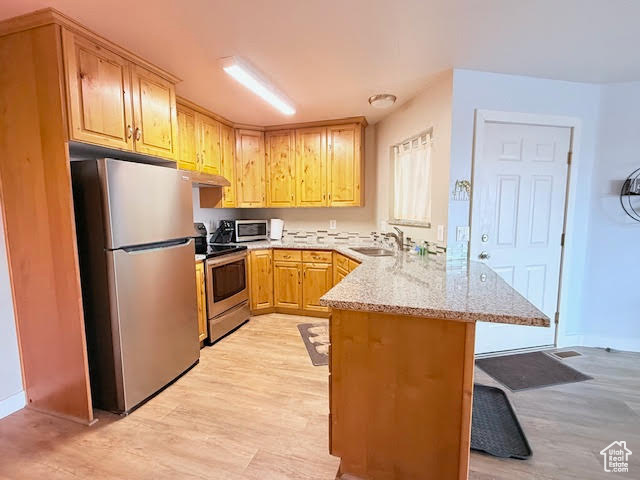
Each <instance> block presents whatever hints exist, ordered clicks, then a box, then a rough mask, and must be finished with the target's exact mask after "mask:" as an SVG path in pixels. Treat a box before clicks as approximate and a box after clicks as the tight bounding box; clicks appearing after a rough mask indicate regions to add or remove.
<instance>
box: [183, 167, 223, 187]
mask: <svg viewBox="0 0 640 480" xmlns="http://www.w3.org/2000/svg"><path fill="white" fill-rule="evenodd" d="M178 172H179V173H180V175H182V176H183V177H188V178H189V179H190V180H191V183H192V185H193V186H194V187H200V188H203V187H228V186H229V185H231V183H230V182H229V180H227V179H226V178H224V177H223V176H221V175H211V174H209V173H202V172H194V171H193V170H178Z"/></svg>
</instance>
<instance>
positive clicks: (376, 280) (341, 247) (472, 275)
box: [243, 240, 550, 327]
mask: <svg viewBox="0 0 640 480" xmlns="http://www.w3.org/2000/svg"><path fill="white" fill-rule="evenodd" d="M356 243H358V242H356ZM243 245H246V246H247V247H248V249H249V250H257V249H264V248H296V249H309V250H323V249H324V250H335V251H337V252H339V253H342V254H343V255H347V256H349V257H351V258H353V259H356V260H358V261H361V262H362V264H361V265H359V266H358V267H357V268H356V269H354V270H353V271H352V272H351V273H349V275H347V276H346V277H345V278H344V279H343V280H342V281H341V282H340V283H339V284H337V285H335V286H334V287H333V288H332V289H331V290H329V291H328V292H327V293H326V294H325V295H324V296H323V297H322V298H321V299H320V303H321V304H323V305H326V306H328V307H332V308H336V309H342V310H358V311H365V312H381V313H393V314H400V315H414V316H419V317H428V318H442V319H449V320H458V321H464V322H474V321H483V322H493V323H508V324H515V325H529V326H543V327H548V326H549V325H550V320H549V318H548V317H547V316H546V315H545V314H544V313H542V312H541V311H540V310H538V309H537V308H536V307H535V306H533V305H532V304H531V303H530V302H529V301H528V300H527V299H526V298H524V297H523V296H522V295H520V294H519V293H518V292H516V291H515V290H514V289H513V288H511V287H510V286H509V285H508V284H507V283H506V282H505V281H504V280H503V279H502V278H501V277H500V276H499V275H498V274H497V273H495V272H494V271H493V270H491V268H489V267H487V266H486V265H485V264H483V263H480V262H473V261H472V262H466V261H460V260H458V261H447V260H446V257H445V256H444V255H426V256H417V255H412V254H410V253H408V252H397V253H396V255H395V256H392V257H370V256H366V255H362V254H360V253H358V252H355V251H353V250H351V249H350V248H349V246H347V245H345V244H341V243H334V242H331V241H327V242H311V241H309V242H307V241H289V240H287V241H284V242H283V241H269V240H265V241H257V242H246V243H243ZM363 245H364V244H363ZM351 246H356V245H354V243H353V242H351ZM368 246H371V244H370V243H369V244H368Z"/></svg>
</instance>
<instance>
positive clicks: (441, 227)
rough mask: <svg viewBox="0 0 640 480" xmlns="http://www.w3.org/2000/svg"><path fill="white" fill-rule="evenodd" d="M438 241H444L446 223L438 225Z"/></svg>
mask: <svg viewBox="0 0 640 480" xmlns="http://www.w3.org/2000/svg"><path fill="white" fill-rule="evenodd" d="M438 241H439V242H443V241H444V225H438Z"/></svg>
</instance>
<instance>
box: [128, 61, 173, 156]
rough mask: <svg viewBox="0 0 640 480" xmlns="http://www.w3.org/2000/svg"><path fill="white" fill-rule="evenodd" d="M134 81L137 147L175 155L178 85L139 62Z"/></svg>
mask: <svg viewBox="0 0 640 480" xmlns="http://www.w3.org/2000/svg"><path fill="white" fill-rule="evenodd" d="M131 84H132V88H131V90H132V93H131V96H132V99H133V122H134V125H135V126H134V131H133V137H134V149H135V151H136V152H137V153H143V154H146V155H154V156H156V157H164V158H171V159H174V158H175V156H176V143H177V133H178V121H177V116H176V90H175V86H174V85H173V83H171V82H169V81H168V80H165V79H164V78H162V77H160V76H159V75H156V74H155V73H153V72H150V71H149V70H147V69H145V68H142V67H141V66H139V65H135V64H134V65H133V66H132V71H131Z"/></svg>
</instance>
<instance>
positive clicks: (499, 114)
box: [467, 109, 582, 348]
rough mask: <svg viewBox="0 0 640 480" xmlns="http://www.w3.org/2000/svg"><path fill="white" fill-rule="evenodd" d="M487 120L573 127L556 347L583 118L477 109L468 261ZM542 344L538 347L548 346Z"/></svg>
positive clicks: (564, 310)
mask: <svg viewBox="0 0 640 480" xmlns="http://www.w3.org/2000/svg"><path fill="white" fill-rule="evenodd" d="M487 123H509V124H517V125H536V126H544V127H564V128H569V129H570V138H569V153H570V157H571V161H570V162H569V165H568V168H567V188H566V192H565V200H564V219H563V226H562V233H563V234H564V245H563V246H562V249H561V253H560V278H559V279H558V297H557V298H558V300H557V304H556V312H557V313H556V318H555V319H554V318H552V319H551V328H554V329H555V330H554V335H553V346H554V347H557V346H558V333H559V325H560V319H566V318H567V317H568V311H567V305H568V303H569V302H568V300H569V299H568V295H569V293H568V289H566V288H562V287H563V285H565V283H566V282H567V281H568V277H569V273H570V272H569V268H568V267H567V265H566V263H565V260H566V259H567V258H569V255H570V253H571V254H572V253H573V250H574V248H575V247H574V246H573V238H572V236H571V235H567V232H571V231H575V229H574V223H575V221H576V220H575V205H576V195H577V187H578V185H577V180H578V175H577V173H578V165H579V164H580V163H579V162H578V158H579V152H578V150H579V145H580V133H581V129H582V121H581V120H580V119H579V118H577V117H568V116H559V115H545V114H537V113H520V112H506V111H499V110H483V109H476V111H475V123H474V130H473V150H472V161H471V194H470V195H469V248H468V252H467V260H471V239H472V238H473V237H472V235H473V191H474V188H473V182H474V178H475V172H476V161H478V160H479V158H480V155H481V152H483V151H484V137H485V126H486V124H487ZM547 347H548V346H540V347H536V348H547Z"/></svg>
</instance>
